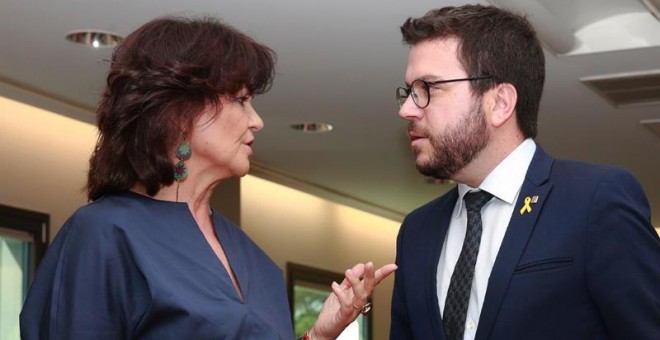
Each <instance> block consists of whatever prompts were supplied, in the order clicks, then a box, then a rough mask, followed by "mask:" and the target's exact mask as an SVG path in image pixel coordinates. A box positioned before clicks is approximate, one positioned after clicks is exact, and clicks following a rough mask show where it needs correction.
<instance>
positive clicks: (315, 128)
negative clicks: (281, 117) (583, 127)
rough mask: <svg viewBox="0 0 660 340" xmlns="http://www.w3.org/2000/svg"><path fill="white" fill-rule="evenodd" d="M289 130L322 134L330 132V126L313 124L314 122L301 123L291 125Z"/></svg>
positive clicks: (327, 124)
mask: <svg viewBox="0 0 660 340" xmlns="http://www.w3.org/2000/svg"><path fill="white" fill-rule="evenodd" d="M291 128H292V129H294V130H297V131H302V132H313V133H323V132H330V131H332V129H333V127H332V124H329V123H322V122H321V123H315V122H302V123H295V124H291Z"/></svg>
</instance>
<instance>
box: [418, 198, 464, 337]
mask: <svg viewBox="0 0 660 340" xmlns="http://www.w3.org/2000/svg"><path fill="white" fill-rule="evenodd" d="M446 198H447V199H445V200H443V201H442V204H440V205H439V206H438V207H437V209H434V210H433V211H432V214H431V215H432V216H429V223H428V225H430V226H432V227H433V228H434V229H436V230H435V232H431V233H427V234H428V235H433V238H432V239H431V240H430V241H431V242H432V243H433V244H434V246H433V248H432V249H433V251H431V252H429V253H428V255H427V256H426V262H427V263H426V264H425V265H424V266H423V267H422V268H425V269H426V268H428V270H426V275H427V277H426V279H425V282H429V283H430V284H429V285H428V286H427V287H426V289H427V291H426V292H425V295H426V296H427V297H428V298H427V299H426V301H428V303H429V305H428V306H427V308H428V310H429V311H431V313H429V316H430V317H431V318H432V320H431V324H432V325H433V333H434V336H433V338H434V339H440V340H444V339H445V331H444V327H443V326H442V317H441V316H440V303H439V302H438V289H437V287H438V282H437V278H438V276H437V274H438V261H440V253H441V252H442V246H443V244H444V241H445V237H446V236H447V230H448V229H449V223H450V222H451V218H452V214H453V212H454V206H455V205H456V200H457V199H458V189H457V188H454V189H452V191H451V192H450V193H449V194H448V195H446ZM434 221H439V222H434Z"/></svg>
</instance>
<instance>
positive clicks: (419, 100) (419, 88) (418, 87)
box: [396, 76, 493, 109]
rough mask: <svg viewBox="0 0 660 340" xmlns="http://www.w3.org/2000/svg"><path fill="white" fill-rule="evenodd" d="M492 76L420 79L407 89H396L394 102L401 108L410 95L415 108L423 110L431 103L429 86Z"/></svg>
mask: <svg viewBox="0 0 660 340" xmlns="http://www.w3.org/2000/svg"><path fill="white" fill-rule="evenodd" d="M492 78H493V76H479V77H469V78H459V79H447V80H438V81H426V80H422V79H415V80H414V81H413V82H412V84H410V86H408V87H397V89H396V100H397V102H399V107H401V106H403V103H405V102H406V99H408V96H410V95H412V99H413V102H414V103H415V105H417V107H419V108H420V109H423V108H425V107H427V106H429V103H430V102H431V95H430V94H429V89H430V88H431V86H434V85H438V84H444V83H453V82H456V81H474V80H482V79H492Z"/></svg>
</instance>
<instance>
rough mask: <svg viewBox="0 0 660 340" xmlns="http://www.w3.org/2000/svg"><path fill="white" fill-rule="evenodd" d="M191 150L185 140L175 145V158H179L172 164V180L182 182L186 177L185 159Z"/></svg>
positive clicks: (188, 156)
mask: <svg viewBox="0 0 660 340" xmlns="http://www.w3.org/2000/svg"><path fill="white" fill-rule="evenodd" d="M191 155H192V150H191V149H190V144H189V143H188V142H186V141H183V142H181V143H179V145H177V147H176V158H177V159H178V160H179V161H178V162H177V163H176V164H175V165H174V180H176V181H177V182H182V181H184V180H185V179H186V178H187V177H188V167H187V166H186V163H185V161H187V160H189V159H190V156H191Z"/></svg>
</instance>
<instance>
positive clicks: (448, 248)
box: [436, 139, 536, 340]
mask: <svg viewBox="0 0 660 340" xmlns="http://www.w3.org/2000/svg"><path fill="white" fill-rule="evenodd" d="M535 151H536V144H535V143H534V141H533V140H532V139H526V140H525V141H524V142H523V143H521V144H520V145H519V146H518V147H517V148H516V149H515V150H513V152H511V153H510V154H509V155H508V156H507V157H506V158H505V159H504V160H503V161H502V162H500V164H498V165H497V167H496V168H495V169H493V171H492V172H491V173H490V174H488V176H486V178H485V179H484V181H483V182H482V183H481V185H479V188H478V189H481V190H485V191H488V192H489V193H491V194H493V196H494V198H493V199H491V200H490V202H488V203H486V205H485V206H484V207H483V208H482V210H481V220H482V228H483V231H482V234H481V243H480V245H479V254H478V255H477V263H476V265H475V269H474V279H473V281H472V290H471V291H470V302H469V305H468V310H467V318H466V319H465V333H464V339H465V340H473V339H474V337H475V335H476V333H477V326H478V324H479V315H481V308H482V307H483V304H484V298H485V297H486V288H487V287H488V278H489V277H490V273H491V271H492V270H493V264H495V258H496V257H497V253H498V252H499V250H500V246H501V245H502V239H504V234H505V233H506V229H507V227H508V225H509V220H510V219H511V214H512V213H513V210H514V208H515V207H514V204H515V203H516V200H517V199H518V194H519V193H520V188H521V187H522V184H523V181H524V180H525V174H526V173H527V168H529V164H530V163H531V161H532V157H533V156H534V152H535ZM476 189H477V188H471V187H469V186H468V185H465V184H458V200H457V201H456V206H455V207H454V212H453V214H452V218H451V222H450V223H449V230H448V231H447V237H446V238H445V241H444V245H443V247H442V252H441V253H440V261H439V262H438V271H437V281H436V282H437V294H438V301H439V304H440V313H441V315H442V313H443V311H444V308H445V301H446V298H447V291H448V290H449V282H450V281H451V275H452V273H453V272H454V266H456V261H458V257H459V255H460V253H461V248H462V247H463V240H464V239H465V230H466V229H467V213H466V209H465V207H464V204H463V196H464V195H465V194H466V193H467V192H468V191H473V190H476Z"/></svg>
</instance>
